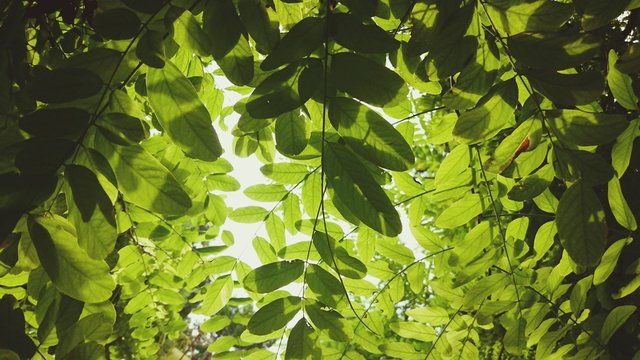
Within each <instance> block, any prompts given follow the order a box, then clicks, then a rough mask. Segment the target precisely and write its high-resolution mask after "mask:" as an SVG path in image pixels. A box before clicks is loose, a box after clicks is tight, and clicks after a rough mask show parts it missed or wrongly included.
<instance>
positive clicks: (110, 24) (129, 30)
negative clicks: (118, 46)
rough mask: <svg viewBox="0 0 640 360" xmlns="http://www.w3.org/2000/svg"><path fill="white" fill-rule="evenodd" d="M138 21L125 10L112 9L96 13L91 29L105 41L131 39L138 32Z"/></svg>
mask: <svg viewBox="0 0 640 360" xmlns="http://www.w3.org/2000/svg"><path fill="white" fill-rule="evenodd" d="M139 27H140V19H139V18H138V15H136V13H135V12H133V11H131V10H129V9H127V8H112V9H109V10H105V11H103V12H99V13H97V14H96V15H95V16H94V18H93V28H94V29H95V30H96V32H97V33H98V34H99V35H100V36H102V37H104V38H107V39H113V40H124V39H131V38H132V37H134V36H135V35H136V33H137V32H138V28H139Z"/></svg>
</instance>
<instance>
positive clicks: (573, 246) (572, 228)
mask: <svg viewBox="0 0 640 360" xmlns="http://www.w3.org/2000/svg"><path fill="white" fill-rule="evenodd" d="M556 224H557V225H558V236H559V237H560V242H561V243H562V246H563V247H564V248H565V250H567V252H568V253H569V256H571V259H573V261H575V262H576V263H577V264H579V265H583V266H595V265H596V264H597V263H598V262H599V261H600V258H601V257H602V253H603V252H604V248H605V245H606V243H607V223H606V221H605V217H604V210H603V209H602V205H601V204H600V201H599V200H598V197H597V196H596V194H595V193H594V192H593V190H592V189H591V187H590V186H589V185H588V184H587V183H585V182H584V181H578V182H576V183H574V184H573V185H571V186H570V187H569V188H568V189H567V190H566V191H565V193H564V194H563V195H562V197H561V198H560V203H559V204H558V210H557V216H556Z"/></svg>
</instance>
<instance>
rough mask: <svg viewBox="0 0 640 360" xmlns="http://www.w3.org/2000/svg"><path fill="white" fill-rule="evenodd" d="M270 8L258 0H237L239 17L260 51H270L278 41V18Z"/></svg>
mask: <svg viewBox="0 0 640 360" xmlns="http://www.w3.org/2000/svg"><path fill="white" fill-rule="evenodd" d="M272 10H273V9H271V8H267V7H266V4H265V3H264V2H263V1H260V0H240V1H238V12H239V13H240V19H242V23H243V24H244V26H245V27H246V28H247V32H249V35H251V38H252V39H253V40H254V41H255V42H256V48H257V50H258V51H260V52H262V53H270V52H271V51H272V50H273V48H274V47H275V46H276V44H277V43H278V41H280V30H279V28H278V27H279V24H278V20H277V19H276V17H275V12H274V11H272Z"/></svg>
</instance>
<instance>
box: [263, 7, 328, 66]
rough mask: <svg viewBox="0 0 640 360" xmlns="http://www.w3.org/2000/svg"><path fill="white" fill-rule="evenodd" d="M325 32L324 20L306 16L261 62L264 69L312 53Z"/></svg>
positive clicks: (320, 43)
mask: <svg viewBox="0 0 640 360" xmlns="http://www.w3.org/2000/svg"><path fill="white" fill-rule="evenodd" d="M324 33H325V26H324V20H323V19H321V18H317V17H306V18H304V19H302V20H301V21H299V22H298V23H297V24H295V25H294V26H293V27H292V28H291V29H290V30H289V32H288V33H286V34H285V35H284V37H283V38H282V39H281V40H280V42H279V43H278V44H277V45H276V47H275V49H273V51H272V52H271V53H270V54H269V55H268V56H267V58H266V59H264V61H263V62H262V64H260V68H261V69H262V70H264V71H269V70H274V69H277V68H278V67H280V66H282V65H285V64H289V63H292V62H294V61H296V60H299V59H302V58H303V57H305V56H307V55H309V54H311V52H313V51H314V50H316V49H317V48H318V47H320V45H322V42H323V38H324Z"/></svg>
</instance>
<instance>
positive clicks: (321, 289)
mask: <svg viewBox="0 0 640 360" xmlns="http://www.w3.org/2000/svg"><path fill="white" fill-rule="evenodd" d="M307 285H308V286H309V289H310V290H311V291H313V292H314V293H315V294H316V297H317V299H318V300H319V301H321V302H323V303H325V304H327V305H329V306H331V307H333V308H337V307H338V304H340V303H341V302H342V301H343V300H344V299H345V297H346V294H345V293H344V289H343V287H342V284H341V283H340V280H338V279H337V278H336V277H335V276H333V275H332V274H331V273H330V272H328V271H327V270H325V269H323V268H321V267H320V266H319V265H315V264H310V265H309V267H308V268H307Z"/></svg>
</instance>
